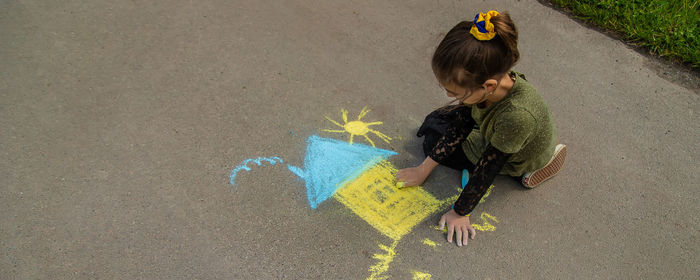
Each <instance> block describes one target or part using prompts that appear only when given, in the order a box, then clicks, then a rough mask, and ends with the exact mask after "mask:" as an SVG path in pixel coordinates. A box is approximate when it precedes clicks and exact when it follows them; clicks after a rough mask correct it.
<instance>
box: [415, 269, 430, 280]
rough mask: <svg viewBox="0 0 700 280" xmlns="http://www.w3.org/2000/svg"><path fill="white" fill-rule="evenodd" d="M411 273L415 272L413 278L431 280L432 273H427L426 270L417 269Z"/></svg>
mask: <svg viewBox="0 0 700 280" xmlns="http://www.w3.org/2000/svg"><path fill="white" fill-rule="evenodd" d="M411 274H413V280H430V278H431V277H432V275H430V274H428V273H425V272H420V271H417V270H414V271H411Z"/></svg>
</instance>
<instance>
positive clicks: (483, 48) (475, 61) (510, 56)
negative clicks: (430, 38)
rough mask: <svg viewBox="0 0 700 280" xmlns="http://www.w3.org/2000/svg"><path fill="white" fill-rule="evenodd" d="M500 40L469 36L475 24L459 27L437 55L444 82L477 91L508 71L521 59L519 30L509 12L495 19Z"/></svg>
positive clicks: (435, 63)
mask: <svg viewBox="0 0 700 280" xmlns="http://www.w3.org/2000/svg"><path fill="white" fill-rule="evenodd" d="M491 23H493V25H494V31H495V32H496V37H494V38H493V39H491V40H488V41H479V40H477V39H476V38H475V37H474V36H473V35H471V34H470V33H469V31H470V30H471V28H472V26H474V22H471V21H463V22H460V23H458V24H457V25H455V27H453V28H452V29H451V30H450V31H449V32H447V35H445V38H444V39H443V40H442V42H440V45H438V47H437V49H435V54H433V59H432V67H433V72H434V73H435V76H436V77H437V79H438V81H440V82H441V83H454V84H456V85H458V86H461V87H464V88H467V89H473V88H477V87H480V86H481V85H482V84H483V83H484V82H486V80H488V79H489V78H491V77H494V76H496V75H502V74H505V73H506V72H508V71H509V70H510V69H511V68H512V67H513V65H515V63H516V62H518V59H519V58H520V52H519V51H518V31H517V30H516V28H515V24H513V21H512V20H511V19H510V15H509V14H508V13H502V14H500V15H498V16H495V17H491Z"/></svg>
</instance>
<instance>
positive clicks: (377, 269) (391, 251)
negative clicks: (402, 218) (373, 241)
mask: <svg viewBox="0 0 700 280" xmlns="http://www.w3.org/2000/svg"><path fill="white" fill-rule="evenodd" d="M397 244H399V241H398V240H394V242H393V243H391V247H388V246H386V245H384V244H379V249H381V250H383V251H384V252H386V253H385V254H374V255H373V256H372V258H374V259H377V260H379V262H378V263H377V264H375V265H373V266H370V267H369V272H371V274H370V275H369V277H367V280H380V279H387V278H389V276H388V275H382V274H384V272H387V270H389V264H390V263H391V262H392V261H393V260H394V257H396V245H397Z"/></svg>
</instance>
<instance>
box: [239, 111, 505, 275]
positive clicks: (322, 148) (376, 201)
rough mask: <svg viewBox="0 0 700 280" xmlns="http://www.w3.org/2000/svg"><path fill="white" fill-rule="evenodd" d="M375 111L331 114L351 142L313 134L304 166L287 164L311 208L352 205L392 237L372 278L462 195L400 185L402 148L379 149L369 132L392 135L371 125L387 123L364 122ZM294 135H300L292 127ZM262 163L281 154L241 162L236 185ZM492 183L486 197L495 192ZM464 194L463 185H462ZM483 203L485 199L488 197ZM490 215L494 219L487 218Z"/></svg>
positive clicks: (427, 241)
mask: <svg viewBox="0 0 700 280" xmlns="http://www.w3.org/2000/svg"><path fill="white" fill-rule="evenodd" d="M369 112H370V110H369V109H367V107H364V108H363V109H362V111H361V112H360V114H359V115H358V117H357V120H355V121H350V122H348V118H347V115H348V111H347V110H345V109H341V113H342V118H343V122H344V124H342V125H341V124H340V123H338V122H336V121H334V120H333V119H331V118H330V117H328V116H326V119H328V120H329V121H330V122H332V123H333V124H335V125H337V126H339V127H341V128H343V130H330V129H324V130H323V131H326V132H333V133H345V132H347V133H349V134H350V141H349V142H344V141H340V140H336V139H331V138H323V137H319V136H317V135H312V136H310V137H309V138H308V139H307V141H306V143H307V146H306V155H305V157H304V166H303V169H302V168H300V167H297V166H292V165H289V164H288V165H287V168H288V169H289V171H291V172H292V173H293V174H295V175H296V176H298V177H299V178H301V179H302V180H303V181H304V183H305V185H306V190H307V199H308V201H309V206H310V207H311V208H312V209H316V208H317V207H318V205H319V204H321V203H322V202H324V201H325V200H327V199H328V198H330V197H334V198H335V199H336V200H337V201H339V202H340V203H341V204H343V205H344V206H345V207H347V208H348V209H350V210H351V211H352V212H353V213H355V214H356V215H357V216H359V217H360V218H362V219H363V220H365V221H366V222H367V223H368V224H369V225H371V226H372V227H373V228H374V229H376V230H377V231H378V232H379V233H381V234H383V235H385V236H387V237H389V238H390V239H391V240H392V243H391V245H389V246H387V245H384V244H379V250H380V251H381V252H382V253H378V254H374V255H373V258H374V259H376V260H377V263H376V264H374V265H372V266H371V267H370V268H369V272H370V276H369V277H367V279H387V278H388V277H389V276H388V275H385V273H386V272H387V271H388V270H389V265H390V264H391V262H392V261H393V260H394V257H396V246H397V245H398V242H399V240H400V239H401V238H402V237H404V236H405V235H406V234H408V233H409V232H410V231H411V230H412V229H413V228H414V227H415V226H416V225H418V224H419V223H420V222H421V221H423V220H424V219H425V218H426V217H428V216H430V215H432V214H433V213H435V212H437V211H440V210H441V209H444V208H445V206H446V205H448V204H451V203H453V202H454V201H455V200H456V199H457V198H458V197H459V194H455V195H453V196H451V197H448V198H445V199H437V198H435V197H433V196H432V195H431V194H430V193H428V192H426V191H425V190H423V188H422V187H420V186H415V187H408V188H400V187H401V186H400V185H401V184H400V183H397V182H396V172H397V171H398V170H397V168H396V167H394V165H393V164H391V163H390V162H389V161H388V158H389V157H391V156H393V155H396V154H397V153H396V152H393V151H389V150H383V149H379V148H376V147H375V144H374V142H373V141H372V140H371V139H370V138H369V137H368V135H367V134H369V133H372V134H374V135H376V136H377V137H379V138H380V139H382V140H384V141H385V142H386V143H389V140H391V138H390V137H388V136H386V135H384V134H382V133H381V132H379V131H375V130H372V129H370V128H369V127H370V126H373V125H379V124H382V122H379V121H377V122H363V121H362V118H363V117H364V116H365V115H366V114H367V113H369ZM290 134H292V135H294V133H293V132H292V131H291V130H290ZM356 135H360V136H363V137H364V138H365V139H366V140H367V142H369V143H370V144H371V147H370V146H367V145H362V144H354V145H353V139H354V137H355V136H356ZM251 162H253V163H256V164H258V165H261V164H262V163H263V162H268V163H270V164H272V165H275V164H276V163H277V162H280V163H282V162H283V161H282V159H281V158H278V157H270V158H263V157H260V158H256V159H248V160H245V161H243V163H242V164H241V165H239V166H237V167H236V168H235V169H234V170H233V171H232V172H231V178H230V179H231V180H230V182H231V184H232V185H235V184H234V179H235V177H236V174H237V173H238V172H239V171H241V170H246V171H250V168H249V167H248V164H249V163H251ZM463 174H464V175H463V186H464V185H466V180H468V178H469V177H468V176H469V175H468V173H463ZM491 188H493V186H491V187H490V188H489V190H488V191H487V193H486V194H485V195H484V197H483V198H486V197H488V196H489V194H490V193H491ZM457 191H458V192H461V191H462V189H461V188H457ZM483 198H482V200H481V201H480V202H483V201H484V199H483ZM480 217H481V219H482V220H483V223H482V224H472V226H474V228H475V229H477V230H480V231H493V230H495V226H493V225H492V224H491V223H490V222H489V221H488V220H491V221H493V222H495V223H498V219H496V217H494V216H491V215H489V214H487V213H482V214H481V216H480ZM487 219H488V220H487ZM423 244H425V245H428V246H431V247H433V248H436V247H437V246H440V245H439V244H437V243H436V242H434V241H432V240H430V239H427V238H425V239H423ZM412 274H413V279H430V277H431V275H430V274H428V273H426V272H420V271H415V270H414V271H412Z"/></svg>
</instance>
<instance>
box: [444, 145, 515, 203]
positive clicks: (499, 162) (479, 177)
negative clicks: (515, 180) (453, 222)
mask: <svg viewBox="0 0 700 280" xmlns="http://www.w3.org/2000/svg"><path fill="white" fill-rule="evenodd" d="M511 155H512V154H506V153H504V152H501V151H499V150H498V149H496V148H494V147H493V146H491V145H488V147H486V151H484V153H483V154H482V155H481V159H479V162H478V163H477V164H476V167H475V168H474V172H472V174H470V175H469V183H467V185H466V186H465V187H464V190H462V194H460V195H459V198H458V199H457V201H456V202H455V204H454V210H455V212H456V213H457V214H459V215H460V216H465V215H467V214H469V213H470V212H472V210H474V207H476V205H477V204H479V201H480V200H481V197H482V196H484V194H486V191H487V190H488V189H489V186H491V184H492V183H493V180H494V179H495V178H496V175H498V172H500V171H501V169H502V168H503V166H504V165H505V164H506V162H507V161H508V159H509V158H510V156H511Z"/></svg>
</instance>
